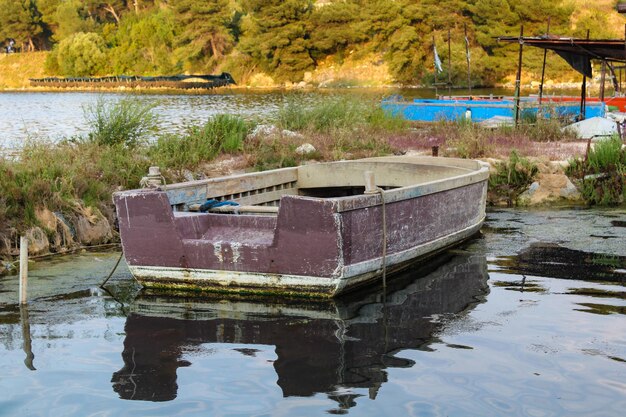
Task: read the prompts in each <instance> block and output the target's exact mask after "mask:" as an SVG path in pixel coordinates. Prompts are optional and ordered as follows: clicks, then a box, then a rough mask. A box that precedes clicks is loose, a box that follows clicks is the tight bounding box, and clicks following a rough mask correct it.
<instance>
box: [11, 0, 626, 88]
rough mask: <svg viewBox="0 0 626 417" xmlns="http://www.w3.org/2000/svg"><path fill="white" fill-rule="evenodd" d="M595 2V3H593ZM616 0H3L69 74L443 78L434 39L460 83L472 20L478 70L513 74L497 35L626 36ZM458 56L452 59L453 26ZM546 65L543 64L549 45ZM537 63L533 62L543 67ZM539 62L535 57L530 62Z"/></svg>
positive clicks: (29, 43) (23, 34)
mask: <svg viewBox="0 0 626 417" xmlns="http://www.w3.org/2000/svg"><path fill="white" fill-rule="evenodd" d="M588 3H593V4H588ZM616 3H617V0H598V1H596V2H587V3H584V2H582V1H576V0H395V1H391V0H318V1H311V0H206V1H201V0H107V1H98V0H83V1H80V0H0V40H5V39H6V41H5V45H8V44H9V41H10V40H14V48H15V49H16V50H22V51H31V50H51V51H52V53H51V54H50V56H49V58H48V60H47V71H48V72H49V73H52V74H59V75H65V76H87V75H119V74H140V75H168V74H176V73H181V72H189V73H193V72H196V73H197V72H202V73H210V72H214V71H228V72H231V73H232V74H233V75H234V76H235V78H236V79H239V80H241V79H246V78H247V77H249V76H250V75H251V74H254V73H259V72H263V73H265V74H268V75H270V76H271V77H273V78H274V79H275V80H276V81H279V82H281V81H292V82H297V81H300V80H302V78H303V76H304V74H305V73H306V72H307V71H312V70H314V69H315V68H316V67H317V66H318V65H319V64H320V63H321V62H323V61H325V60H327V59H329V57H330V58H331V59H332V60H333V62H335V63H338V64H341V63H342V62H343V61H344V60H346V59H348V57H350V59H357V60H358V59H359V57H366V56H378V57H380V59H382V60H383V61H384V63H386V64H387V66H388V68H389V70H390V72H391V74H392V76H393V77H394V78H395V80H396V81H398V82H404V83H420V82H429V81H432V77H433V72H434V69H433V57H432V55H433V42H434V43H435V44H436V46H437V49H438V50H439V54H440V56H441V58H442V61H443V64H444V65H443V72H442V73H440V74H439V77H440V79H447V78H448V74H447V71H448V69H449V71H450V73H451V76H452V80H453V82H454V83H459V84H464V83H465V81H464V80H465V77H466V75H465V74H466V73H465V46H466V40H465V35H464V27H467V31H468V36H467V40H468V41H469V44H470V49H471V53H470V56H471V60H472V67H473V69H472V73H473V74H472V77H473V78H474V79H473V80H472V82H473V83H474V84H482V85H490V84H493V83H495V82H498V81H500V80H501V79H502V78H503V77H504V76H506V75H509V74H512V73H513V72H514V66H515V59H514V56H515V53H516V49H515V45H510V44H499V43H497V42H496V40H495V39H494V36H498V35H516V34H517V33H518V31H519V27H520V25H521V24H523V25H524V30H525V34H527V35H533V34H534V35H539V34H543V33H545V32H546V24H547V21H548V18H550V22H551V23H550V25H551V26H550V32H551V33H556V34H564V35H568V36H581V37H583V36H586V33H587V30H590V32H591V34H592V37H594V38H614V37H620V36H621V33H620V30H621V29H620V26H619V25H617V24H615V22H616V20H615V19H616V18H617V19H619V16H617V15H616V13H615V12H614V11H613V10H614V9H615V4H616ZM583 5H584V6H583ZM449 30H450V33H451V51H452V63H451V65H448V64H449V63H448V61H447V55H448V54H447V51H448V45H447V39H448V31H449ZM530 54H537V59H535V60H531V62H535V64H536V68H538V67H539V65H541V59H539V54H540V51H532V52H530ZM536 68H534V69H536ZM531 70H533V68H531Z"/></svg>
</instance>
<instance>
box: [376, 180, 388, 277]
mask: <svg viewBox="0 0 626 417" xmlns="http://www.w3.org/2000/svg"><path fill="white" fill-rule="evenodd" d="M376 191H378V194H380V198H381V200H382V209H383V242H382V246H383V259H382V264H383V265H382V268H383V289H387V207H386V203H385V190H383V189H382V188H380V187H377V188H376Z"/></svg>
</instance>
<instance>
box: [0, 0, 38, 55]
mask: <svg viewBox="0 0 626 417" xmlns="http://www.w3.org/2000/svg"><path fill="white" fill-rule="evenodd" d="M42 33H43V25H42V22H41V13H40V12H39V10H38V9H37V4H36V2H35V1H34V0H25V1H14V0H0V39H8V38H10V39H15V41H16V43H17V44H22V45H24V46H25V48H24V49H26V50H29V51H34V50H35V40H36V39H37V37H38V36H39V35H41V34H42Z"/></svg>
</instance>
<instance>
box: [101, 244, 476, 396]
mask: <svg viewBox="0 0 626 417" xmlns="http://www.w3.org/2000/svg"><path fill="white" fill-rule="evenodd" d="M487 291H488V286H487V265H486V260H485V258H484V256H479V255H475V254H474V255H470V254H467V253H459V254H447V255H445V256H442V257H439V258H436V259H435V260H434V261H433V262H432V263H431V265H430V268H429V269H428V270H426V267H422V268H421V269H413V270H410V271H407V272H405V273H404V274H402V275H401V276H399V277H398V279H396V280H394V281H393V282H392V283H391V286H389V287H388V291H387V296H386V297H383V295H382V293H380V292H379V293H372V292H370V293H364V294H353V295H351V298H350V299H345V298H342V299H338V300H321V299H318V300H315V299H314V300H310V301H307V300H299V299H289V300H286V299H284V300H282V302H278V303H277V301H276V299H272V300H271V302H268V303H264V302H263V301H262V300H252V299H250V298H249V297H239V298H237V299H233V298H229V299H220V298H219V296H218V295H214V296H213V298H202V299H191V298H190V299H186V298H165V297H163V296H160V295H154V296H151V295H142V296H140V297H139V298H137V299H136V300H135V302H134V303H133V305H132V306H131V309H132V311H133V313H132V314H131V315H130V316H129V317H128V318H127V321H126V326H125V330H126V339H125V341H124V351H123V353H122V357H123V359H124V367H123V368H122V369H120V370H119V371H117V372H115V373H114V374H113V377H112V383H113V389H114V390H115V391H116V392H117V393H118V394H119V395H120V397H121V398H123V399H129V400H130V399H132V400H145V401H168V400H172V399H174V398H175V397H176V396H177V394H178V389H179V387H178V384H177V369H178V368H179V367H183V366H193V362H194V352H197V351H198V349H197V348H198V346H199V345H203V344H207V343H226V344H231V343H235V344H239V345H241V344H245V345H249V344H250V345H270V346H275V347H276V349H275V351H276V355H277V359H276V361H275V362H274V364H273V366H274V369H275V371H276V374H277V377H278V380H277V384H278V385H279V386H280V388H281V389H282V392H283V395H284V396H311V395H314V394H316V393H328V394H329V397H330V398H332V399H334V400H336V401H338V402H339V403H340V404H343V405H341V406H342V407H344V406H346V404H348V406H349V404H350V403H352V404H353V402H352V397H351V395H352V394H347V393H345V392H348V391H349V389H350V388H367V389H369V393H370V397H372V398H373V397H375V396H376V393H377V390H378V388H379V387H380V386H381V385H382V384H383V383H384V382H386V380H387V372H386V371H385V369H386V368H388V367H407V366H412V364H413V362H412V361H410V360H407V359H403V358H401V357H397V356H395V354H396V353H397V352H398V351H400V350H403V349H414V348H425V347H427V346H428V345H429V344H430V343H432V342H433V340H435V338H436V336H437V334H438V332H440V331H441V329H442V326H443V324H442V323H441V322H438V321H436V320H433V316H435V315H436V316H437V317H439V316H440V315H446V314H457V313H460V312H462V311H464V310H465V309H467V308H468V307H470V306H472V305H474V304H475V303H477V302H479V301H480V297H481V296H483V295H484V294H486V292H487ZM244 350H245V351H246V352H243V351H244ZM238 351H241V352H242V354H244V355H252V356H253V355H254V349H250V351H251V352H247V351H248V349H238ZM196 358H197V361H201V360H202V358H201V357H198V356H196ZM241 360H246V359H241ZM183 388H184V387H181V389H183ZM346 388H347V389H348V390H343V391H342V392H344V393H343V394H340V393H339V392H340V391H341V389H346Z"/></svg>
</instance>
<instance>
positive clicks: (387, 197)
mask: <svg viewBox="0 0 626 417" xmlns="http://www.w3.org/2000/svg"><path fill="white" fill-rule="evenodd" d="M363 163H383V164H393V165H415V166H416V167H419V166H429V165H430V166H436V167H441V168H446V167H447V168H454V169H456V170H466V171H467V172H461V173H458V174H457V175H454V176H449V177H445V178H440V179H435V180H431V181H427V182H423V183H415V184H410V185H404V186H399V187H395V188H391V189H387V190H383V193H384V197H383V196H381V194H380V193H373V194H357V195H352V196H344V197H314V196H306V195H283V196H281V199H282V198H292V199H301V200H307V201H318V202H328V203H331V204H333V207H334V211H335V212H337V213H341V212H346V211H352V210H358V209H364V208H368V207H374V206H378V205H381V204H382V203H383V198H384V203H385V204H387V203H394V202H399V201H404V200H409V199H412V198H418V197H420V196H425V195H429V194H434V193H438V192H442V191H446V190H451V189H455V188H460V187H464V186H467V185H470V184H475V183H478V182H482V181H485V180H487V178H489V165H488V164H486V163H485V162H482V161H477V160H468V159H460V158H439V157H430V156H383V157H374V158H367V159H358V160H350V161H334V162H324V163H320V164H314V165H305V166H304V167H316V166H318V165H322V166H324V167H332V166H333V165H348V164H350V165H352V164H354V165H357V164H363ZM299 168H301V167H289V168H279V169H275V170H268V171H263V172H260V173H258V172H255V173H245V174H238V175H231V176H221V177H216V178H207V179H202V180H194V181H185V182H181V183H174V184H169V185H165V186H162V187H159V188H156V189H139V190H126V191H119V192H116V193H115V195H116V196H118V197H124V196H130V195H134V194H135V193H137V192H139V193H142V192H154V191H161V192H167V191H171V190H182V189H185V188H190V189H195V188H198V187H204V186H207V187H208V186H209V185H210V184H215V183H220V182H225V181H236V180H241V181H245V180H246V179H250V178H255V177H257V176H259V175H263V174H266V175H272V174H277V173H278V174H280V173H290V172H293V171H295V172H296V173H298V169H299ZM297 181H298V178H297V175H296V182H297ZM383 186H390V187H392V186H393V185H391V184H389V185H388V184H383ZM303 189H306V188H303ZM278 208H279V209H280V205H279V207H278ZM279 212H280V210H279ZM220 215H235V216H237V215H240V214H239V213H238V212H237V211H236V210H234V211H233V213H228V212H225V213H220ZM247 215H252V216H254V215H257V214H255V213H250V214H247ZM264 215H267V213H264ZM270 215H273V213H272V214H270Z"/></svg>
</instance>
